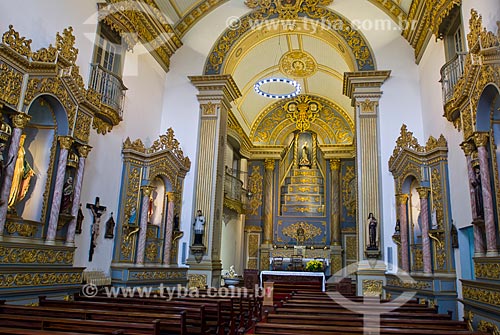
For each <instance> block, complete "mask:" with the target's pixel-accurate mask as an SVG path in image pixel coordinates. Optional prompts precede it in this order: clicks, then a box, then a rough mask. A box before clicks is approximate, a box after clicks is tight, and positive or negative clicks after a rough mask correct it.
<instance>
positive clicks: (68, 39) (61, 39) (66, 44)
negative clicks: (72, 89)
mask: <svg viewBox="0 0 500 335" xmlns="http://www.w3.org/2000/svg"><path fill="white" fill-rule="evenodd" d="M75 40H76V39H75V36H74V35H73V27H68V28H66V29H64V30H63V34H62V36H61V35H60V34H59V33H57V35H56V48H57V51H59V56H60V57H62V58H64V59H65V60H67V61H68V62H69V63H71V64H74V63H75V62H76V58H77V56H78V49H77V48H75ZM77 72H78V71H77Z"/></svg>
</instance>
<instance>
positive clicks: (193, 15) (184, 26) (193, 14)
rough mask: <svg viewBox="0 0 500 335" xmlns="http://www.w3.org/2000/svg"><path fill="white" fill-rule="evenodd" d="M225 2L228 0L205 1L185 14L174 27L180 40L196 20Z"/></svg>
mask: <svg viewBox="0 0 500 335" xmlns="http://www.w3.org/2000/svg"><path fill="white" fill-rule="evenodd" d="M227 1H228V0H207V1H203V2H201V3H199V4H198V5H197V6H196V7H194V8H193V9H191V10H190V11H189V13H187V14H185V15H184V16H183V17H182V18H181V19H180V20H179V22H177V24H176V25H175V30H177V31H178V32H179V37H180V38H182V37H183V36H184V34H186V33H187V32H188V30H189V29H191V28H192V27H193V26H194V25H195V24H196V23H197V22H198V20H200V19H201V18H202V17H204V16H205V15H206V14H208V13H209V12H210V11H212V10H214V9H215V8H217V7H218V6H220V5H222V4H223V3H225V2H227Z"/></svg>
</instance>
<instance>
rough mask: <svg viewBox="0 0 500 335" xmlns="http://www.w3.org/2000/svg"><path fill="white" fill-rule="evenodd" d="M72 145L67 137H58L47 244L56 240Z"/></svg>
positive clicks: (70, 139)
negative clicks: (57, 157)
mask: <svg viewBox="0 0 500 335" xmlns="http://www.w3.org/2000/svg"><path fill="white" fill-rule="evenodd" d="M72 145H73V139H72V138H71V137H69V136H59V146H60V149H59V162H58V164H57V174H56V182H55V185H54V195H53V196H52V206H51V209H50V218H49V227H48V228H47V237H46V239H45V241H46V242H48V243H53V242H54V241H55V239H56V233H57V223H58V221H59V210H60V209H61V199H62V193H63V187H64V178H65V176H66V164H67V163H68V151H69V149H70V148H71V146H72Z"/></svg>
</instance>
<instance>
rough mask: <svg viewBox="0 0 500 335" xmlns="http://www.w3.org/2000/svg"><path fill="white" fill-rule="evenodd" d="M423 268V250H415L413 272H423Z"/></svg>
mask: <svg viewBox="0 0 500 335" xmlns="http://www.w3.org/2000/svg"><path fill="white" fill-rule="evenodd" d="M423 268H424V255H423V252H422V249H419V248H416V249H414V250H413V267H412V271H421V270H422V269H423Z"/></svg>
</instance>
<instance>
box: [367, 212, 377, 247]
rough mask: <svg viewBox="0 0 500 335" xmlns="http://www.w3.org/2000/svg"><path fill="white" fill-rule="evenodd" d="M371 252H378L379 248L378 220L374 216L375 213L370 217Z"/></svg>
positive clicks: (369, 245) (369, 241)
mask: <svg viewBox="0 0 500 335" xmlns="http://www.w3.org/2000/svg"><path fill="white" fill-rule="evenodd" d="M367 249H370V250H376V249H378V248H377V219H375V216H373V213H370V214H369V215H368V248H367Z"/></svg>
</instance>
